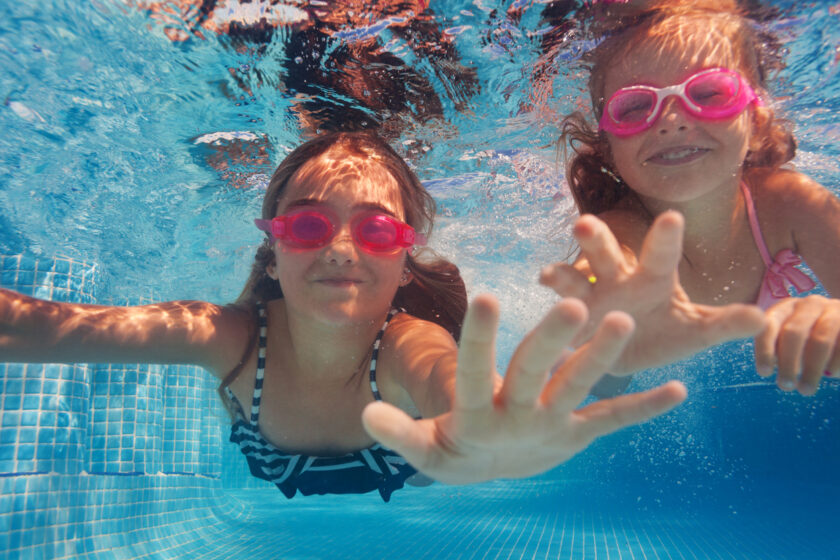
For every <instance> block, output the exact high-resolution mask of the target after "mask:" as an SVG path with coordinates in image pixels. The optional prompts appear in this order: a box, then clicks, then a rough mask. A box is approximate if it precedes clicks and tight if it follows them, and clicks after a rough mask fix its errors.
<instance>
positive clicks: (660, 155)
mask: <svg viewBox="0 0 840 560" xmlns="http://www.w3.org/2000/svg"><path fill="white" fill-rule="evenodd" d="M709 151H710V150H709V149H708V148H700V147H698V146H679V147H676V148H668V149H665V150H662V151H661V152H657V153H655V154H654V155H652V156H651V157H649V158H648V159H646V160H645V163H655V164H660V165H680V164H683V163H690V162H692V161H694V160H696V159H699V158H701V157H703V156H704V155H705V154H707V153H708V152H709Z"/></svg>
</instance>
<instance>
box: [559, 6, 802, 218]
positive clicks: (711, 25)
mask: <svg viewBox="0 0 840 560" xmlns="http://www.w3.org/2000/svg"><path fill="white" fill-rule="evenodd" d="M640 4H641V5H640ZM583 17H584V18H588V19H589V22H588V23H587V25H588V29H587V33H588V34H589V35H590V36H594V37H596V38H597V39H596V40H598V39H599V40H600V43H599V44H598V45H597V46H596V47H595V48H593V49H592V50H591V51H589V52H588V53H587V54H586V55H584V57H583V61H584V64H585V65H586V66H587V67H588V68H589V72H590V74H589V76H590V77H589V84H588V86H589V93H590V96H591V100H592V110H593V114H594V117H595V120H596V121H597V119H599V118H600V116H601V114H602V113H603V109H604V104H605V98H604V94H605V91H604V88H605V77H606V73H607V71H608V70H609V69H610V67H611V65H613V64H615V63H617V62H618V61H621V60H625V59H626V58H625V57H627V56H630V55H631V53H632V52H633V50H634V49H635V48H636V47H637V46H638V45H640V44H642V43H645V44H647V45H651V46H653V47H655V48H660V49H663V50H664V49H672V48H674V47H675V46H676V47H677V48H682V47H683V46H684V44H685V42H686V41H691V40H703V41H708V42H710V43H711V44H714V45H717V47H718V50H717V52H719V53H721V54H722V55H724V56H728V57H729V58H731V59H732V60H733V65H734V68H733V69H737V70H738V71H739V72H740V73H741V74H742V75H743V76H744V77H745V78H746V79H747V81H749V82H750V84H751V85H752V86H753V89H755V90H756V92H757V93H758V94H759V96H761V97H762V98H763V99H765V100H766V99H768V98H769V95H768V93H767V88H766V81H767V78H768V74H770V73H771V72H776V71H778V70H780V69H781V68H783V66H784V65H783V62H782V57H781V54H780V53H781V44H780V42H779V41H778V40H777V39H776V38H775V37H774V36H773V35H772V34H771V33H770V32H769V31H762V30H759V29H758V26H757V21H758V20H759V19H768V18H770V17H772V13H771V12H768V11H767V10H764V9H763V8H762V7H761V6H760V5H759V4H758V3H757V2H756V1H755V0H743V1H742V2H740V3H738V2H735V1H734V0H693V1H688V0H652V1H648V2H644V3H638V2H632V3H628V4H614V3H610V4H604V3H598V6H597V8H596V9H595V10H594V13H589V14H585V15H584V16H583ZM700 22H702V25H698V24H699V23H700ZM753 114H754V118H753V125H754V134H753V137H752V139H751V144H750V149H749V151H748V153H747V156H746V159H745V160H744V174H745V178H747V179H748V176H749V175H750V174H751V173H752V172H755V171H757V170H759V169H765V170H766V169H767V168H770V169H773V168H778V167H779V166H781V165H783V164H784V163H786V162H788V161H790V160H791V159H793V157H794V156H795V154H796V141H795V140H794V137H793V134H792V133H791V132H790V128H791V127H790V124H789V123H787V122H786V121H784V120H782V119H779V118H777V117H776V116H775V114H774V112H773V110H772V109H771V108H770V107H769V106H767V105H764V106H761V107H755V108H754V113H753ZM558 147H559V149H560V150H561V151H562V153H563V158H564V159H565V160H566V178H567V180H568V183H569V188H570V190H571V192H572V195H573V197H574V199H575V203H576V205H577V207H578V210H579V211H580V212H581V213H593V214H599V213H602V212H605V211H607V210H610V209H612V208H614V207H615V206H616V205H617V204H618V203H619V202H620V201H622V200H623V199H624V198H625V197H627V196H635V193H633V191H632V189H631V188H630V187H629V186H628V185H627V184H626V183H625V182H624V181H623V180H622V178H621V176H620V174H619V173H618V171H617V170H616V169H615V167H614V165H613V163H612V155H611V151H610V147H609V144H608V142H607V136H606V134H605V133H603V132H601V131H598V129H597V126H592V125H591V124H590V122H589V121H588V120H587V118H586V117H585V116H584V115H583V114H581V113H580V112H575V113H572V114H571V115H569V116H567V117H566V118H565V119H564V120H563V124H562V128H561V135H560V140H559V146H558ZM570 150H571V154H569V151H570Z"/></svg>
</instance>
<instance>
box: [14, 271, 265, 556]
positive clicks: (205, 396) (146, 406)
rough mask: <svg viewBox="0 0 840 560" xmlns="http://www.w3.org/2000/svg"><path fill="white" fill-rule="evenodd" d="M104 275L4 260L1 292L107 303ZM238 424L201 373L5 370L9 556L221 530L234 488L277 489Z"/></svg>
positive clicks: (93, 550)
mask: <svg viewBox="0 0 840 560" xmlns="http://www.w3.org/2000/svg"><path fill="white" fill-rule="evenodd" d="M99 278H100V270H99V267H98V266H97V265H96V264H94V263H86V262H81V261H78V260H72V259H68V258H36V257H33V256H27V255H15V256H0V286H2V287H4V288H9V289H13V290H16V291H18V292H21V293H24V294H27V295H32V296H35V297H39V298H43V299H52V300H56V301H66V302H75V303H98V302H101V301H109V300H108V298H107V294H102V293H100V291H101V290H102V287H101V285H100V283H99ZM151 300H152V298H143V299H142V300H140V299H139V300H137V301H132V302H119V303H123V304H139V303H148V302H150V301H151ZM228 422H229V420H228V416H227V413H226V412H225V410H224V408H223V406H222V405H221V402H220V401H219V398H218V396H217V394H216V381H215V379H213V378H212V377H211V376H210V375H209V374H208V373H207V372H205V371H204V370H202V369H201V368H198V367H191V366H161V365H147V364H77V365H59V364H10V363H7V364H0V558H65V557H69V558H75V557H78V556H79V555H80V554H86V555H89V557H97V556H98V555H100V554H101V555H102V557H103V558H108V557H110V556H109V554H112V553H113V551H114V549H118V548H119V547H122V546H128V545H131V546H133V547H134V548H133V552H134V553H135V554H136V553H137V552H138V550H137V545H136V544H135V543H143V544H142V545H141V548H142V546H148V547H149V549H150V550H158V551H159V550H160V549H161V548H165V545H164V543H163V542H162V539H165V538H166V537H168V536H172V535H173V533H182V532H190V531H189V530H190V528H191V527H192V528H193V529H195V528H196V527H202V528H205V529H206V528H207V527H208V526H211V524H212V523H216V522H218V520H217V519H216V515H215V513H214V510H217V509H218V506H219V504H220V503H222V502H225V492H224V489H226V488H244V487H250V488H253V487H258V486H267V487H268V486H270V485H268V483H263V482H262V481H257V480H255V479H253V478H252V477H250V476H249V475H248V473H247V466H246V464H245V462H244V461H242V460H241V459H240V458H239V457H237V455H236V453H237V451H236V449H235V448H234V447H233V446H232V445H225V444H224V442H225V441H226V439H227V433H226V431H225V427H226V425H229V424H228ZM223 467H224V468H223ZM272 488H273V487H272ZM224 509H225V511H226V512H227V514H230V515H235V514H236V506H235V504H234V505H231V504H229V503H225V508H224ZM191 533H192V534H197V533H195V531H191ZM183 540H184V538H183V537H182V538H180V540H179V542H183Z"/></svg>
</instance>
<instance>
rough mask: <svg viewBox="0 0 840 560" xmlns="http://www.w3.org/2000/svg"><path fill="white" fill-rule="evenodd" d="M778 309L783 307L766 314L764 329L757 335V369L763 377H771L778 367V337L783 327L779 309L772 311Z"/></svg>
mask: <svg viewBox="0 0 840 560" xmlns="http://www.w3.org/2000/svg"><path fill="white" fill-rule="evenodd" d="M784 307H788V306H784ZM776 309H778V310H781V309H783V307H778V308H775V307H774V308H772V309H771V310H770V311H768V312H767V313H766V314H765V326H764V329H763V330H762V331H761V332H760V333H759V334H758V336H756V337H755V369H756V371H757V372H758V375H760V376H761V377H770V376H771V375H773V371H774V370H775V369H776V339H778V338H779V329H781V327H782V317H781V315H780V314H779V311H775V312H771V311H774V310H776Z"/></svg>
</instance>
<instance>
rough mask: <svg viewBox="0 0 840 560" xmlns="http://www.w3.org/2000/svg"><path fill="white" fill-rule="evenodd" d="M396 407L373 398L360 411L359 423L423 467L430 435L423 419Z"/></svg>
mask: <svg viewBox="0 0 840 560" xmlns="http://www.w3.org/2000/svg"><path fill="white" fill-rule="evenodd" d="M425 422H428V421H427V420H415V419H413V418H412V417H411V416H409V415H408V414H406V413H405V412H403V411H402V410H400V409H399V408H397V407H395V406H393V405H390V404H388V403H385V402H382V401H376V402H372V403H370V404H369V405H367V406H366V407H365V409H364V410H363V411H362V425H363V426H364V427H365V430H366V431H367V433H368V434H370V437H372V438H373V439H375V440H376V441H378V442H379V443H381V444H382V445H384V446H385V447H387V448H389V449H392V450H394V451H396V452H397V453H399V454H400V455H402V456H403V457H404V458H405V460H406V461H408V462H409V463H411V465H412V466H413V467H414V468H415V469H417V470H420V471H422V470H423V468H424V467H425V466H426V465H427V464H428V462H429V455H430V448H431V445H430V444H429V438H428V436H427V434H426V430H424V429H423V428H424V427H423V423H425Z"/></svg>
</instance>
